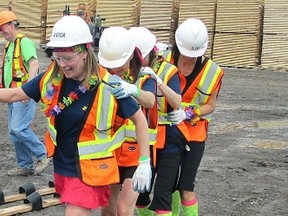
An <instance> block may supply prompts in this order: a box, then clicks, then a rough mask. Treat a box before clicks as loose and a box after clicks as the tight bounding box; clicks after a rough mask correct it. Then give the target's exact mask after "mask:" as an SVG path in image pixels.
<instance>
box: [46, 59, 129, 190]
mask: <svg viewBox="0 0 288 216" xmlns="http://www.w3.org/2000/svg"><path fill="white" fill-rule="evenodd" d="M54 66H55V62H53V63H51V65H50V66H49V68H48V70H47V71H46V72H45V74H44V76H43V77H42V79H41V81H40V89H41V98H44V96H45V94H46V92H47V91H48V90H49V89H51V88H52V82H51V79H50V77H51V75H52V73H53V69H54ZM99 74H100V77H101V79H102V80H104V81H106V82H109V81H110V79H111V78H112V76H111V75H110V74H109V73H108V72H106V71H103V70H102V71H101V72H99ZM61 86H62V81H61V83H60V88H57V90H55V94H54V97H53V99H52V104H53V103H57V102H58V98H59V94H60V90H61ZM117 108H118V104H117V101H116V99H115V97H114V96H113V95H112V94H111V87H110V86H108V85H106V84H104V83H103V82H101V83H100V84H99V85H98V86H97V90H96V93H95V98H94V101H93V103H92V104H91V107H90V109H89V108H88V110H89V113H88V115H87V116H86V118H85V119H84V121H85V124H84V126H83V128H82V129H81V133H80V136H79V138H78V142H77V147H78V154H79V177H80V178H81V179H82V181H83V182H85V183H86V184H88V185H92V186H100V185H108V184H112V183H117V182H119V173H118V165H117V161H116V159H115V157H114V153H113V151H114V150H115V149H116V148H119V147H120V146H121V145H122V143H123V141H124V138H125V124H124V125H121V126H117V129H115V127H114V123H115V122H116V119H117V115H116V114H117ZM47 123H48V131H47V132H46V140H45V145H46V148H47V153H48V156H52V155H53V154H54V150H55V147H56V146H57V142H56V136H57V130H56V129H55V116H50V117H48V118H47Z"/></svg>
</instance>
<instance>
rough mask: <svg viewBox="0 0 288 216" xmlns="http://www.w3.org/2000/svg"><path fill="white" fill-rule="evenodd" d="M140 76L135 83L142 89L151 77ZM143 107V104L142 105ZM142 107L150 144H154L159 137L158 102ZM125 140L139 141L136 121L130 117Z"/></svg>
mask: <svg viewBox="0 0 288 216" xmlns="http://www.w3.org/2000/svg"><path fill="white" fill-rule="evenodd" d="M138 77H139V78H138V79H137V81H136V82H135V85H136V86H137V87H138V88H140V89H142V86H143V84H144V82H145V81H146V80H147V79H148V78H149V75H144V76H143V75H141V71H140V74H139V76H138ZM140 107H141V106H140ZM141 108H142V112H143V113H144V115H145V116H146V119H147V123H148V133H149V144H150V145H154V144H155V142H156V139H157V126H158V117H157V116H158V114H157V103H156V102H155V103H154V105H153V107H151V108H149V109H145V108H144V107H141ZM125 141H128V142H137V140H136V128H135V125H134V123H133V122H132V121H131V120H130V119H128V120H127V123H126V138H125Z"/></svg>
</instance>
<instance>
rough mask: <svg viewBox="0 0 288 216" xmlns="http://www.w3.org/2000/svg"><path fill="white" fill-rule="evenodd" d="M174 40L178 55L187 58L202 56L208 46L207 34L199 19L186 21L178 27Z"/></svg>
mask: <svg viewBox="0 0 288 216" xmlns="http://www.w3.org/2000/svg"><path fill="white" fill-rule="evenodd" d="M175 40H176V44H177V47H178V49H179V51H180V53H181V54H182V55H184V56H188V57H192V58H194V57H199V56H202V55H204V53H205V51H206V49H207V45H208V32H207V28H206V26H205V24H204V23H203V22H202V21H201V20H199V19H194V18H191V19H187V20H185V21H184V22H183V23H182V24H181V25H179V26H178V28H177V30H176V33H175Z"/></svg>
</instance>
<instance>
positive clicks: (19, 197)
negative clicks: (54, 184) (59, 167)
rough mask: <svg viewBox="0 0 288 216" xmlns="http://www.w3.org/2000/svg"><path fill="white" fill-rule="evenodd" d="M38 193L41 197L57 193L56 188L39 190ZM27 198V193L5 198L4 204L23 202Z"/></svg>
mask: <svg viewBox="0 0 288 216" xmlns="http://www.w3.org/2000/svg"><path fill="white" fill-rule="evenodd" d="M37 192H38V193H39V194H40V195H41V196H44V195H49V194H53V193H55V188H43V189H40V190H37ZM25 198H26V194H25V193H23V194H15V195H9V196H4V202H3V203H2V204H5V203H10V202H15V201H19V200H23V199H25Z"/></svg>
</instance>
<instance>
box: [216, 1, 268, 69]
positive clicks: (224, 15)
mask: <svg viewBox="0 0 288 216" xmlns="http://www.w3.org/2000/svg"><path fill="white" fill-rule="evenodd" d="M262 5H263V3H262V2H261V1H260V0H242V1H235V0H218V2H217V12H216V23H215V35H214V44H213V50H212V53H213V55H212V56H213V60H214V61H216V62H217V63H218V64H219V65H221V66H232V67H247V68H249V67H256V66H258V64H259V61H260V51H261V47H260V45H261V41H260V36H261V18H262V11H263V9H262V8H263V7H262Z"/></svg>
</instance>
